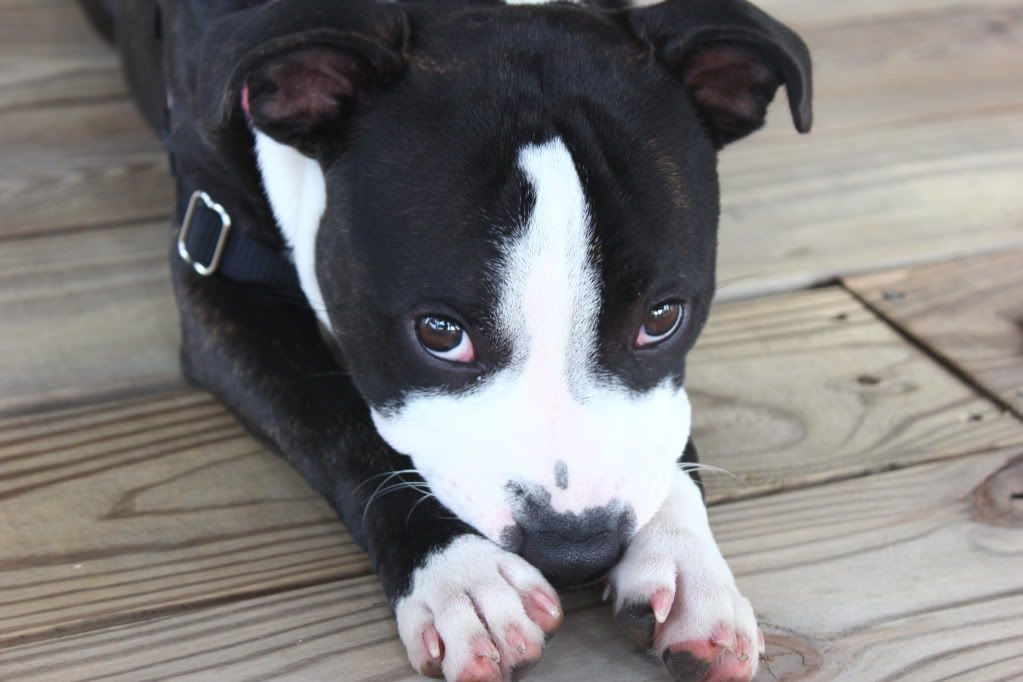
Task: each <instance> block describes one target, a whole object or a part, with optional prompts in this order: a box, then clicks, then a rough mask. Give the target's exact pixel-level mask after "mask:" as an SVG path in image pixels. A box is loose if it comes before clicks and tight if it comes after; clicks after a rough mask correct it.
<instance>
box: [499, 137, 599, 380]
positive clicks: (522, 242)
mask: <svg viewBox="0 0 1023 682" xmlns="http://www.w3.org/2000/svg"><path fill="white" fill-rule="evenodd" d="M519 167H520V169H521V170H522V172H523V173H524V174H525V176H526V179H527V180H528V181H529V183H530V185H532V187H533V194H534V197H535V203H534V205H533V210H532V213H531V215H530V218H529V222H528V224H527V225H526V226H525V231H524V233H523V234H522V235H521V236H520V237H518V238H517V239H516V240H514V241H513V242H512V243H511V244H510V245H508V247H507V249H506V255H505V260H504V263H503V269H504V281H503V288H502V291H501V298H500V303H499V307H498V320H499V323H500V326H501V328H502V331H503V333H504V334H505V336H506V337H507V338H508V339H509V340H510V341H511V347H512V353H513V358H512V362H513V364H514V365H516V366H522V365H525V367H524V373H525V375H526V377H529V378H530V379H533V380H540V382H541V383H543V384H545V383H547V382H550V381H552V380H559V381H564V382H565V385H569V383H570V382H571V386H570V388H572V389H573V392H574V393H575V392H577V391H579V390H580V389H581V388H582V386H581V383H582V380H584V379H585V378H586V375H587V374H588V373H589V371H590V366H591V365H592V363H593V359H594V354H595V352H596V342H597V318H598V316H599V314H600V283H599V276H598V274H597V270H596V267H595V266H594V264H593V262H592V256H593V254H594V250H593V249H592V248H591V239H592V225H591V219H590V211H589V208H588V206H587V203H586V195H585V194H584V192H583V186H582V182H581V181H580V179H579V174H578V172H577V171H576V167H575V162H574V161H573V160H572V155H571V154H570V153H569V151H568V148H567V147H565V144H564V143H563V142H562V141H561V140H560V139H558V138H555V139H553V140H551V141H550V142H547V143H546V144H543V145H529V146H527V147H524V148H523V149H522V150H521V151H520V153H519ZM535 388H538V389H540V388H542V386H535Z"/></svg>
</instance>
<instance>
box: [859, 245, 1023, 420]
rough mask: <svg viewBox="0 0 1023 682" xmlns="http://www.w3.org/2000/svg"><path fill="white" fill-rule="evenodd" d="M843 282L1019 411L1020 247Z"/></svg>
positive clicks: (1022, 351)
mask: <svg viewBox="0 0 1023 682" xmlns="http://www.w3.org/2000/svg"><path fill="white" fill-rule="evenodd" d="M846 285H847V286H848V287H850V288H851V289H852V290H853V291H854V292H855V293H856V294H857V295H859V296H862V297H863V299H864V300H865V301H867V302H868V303H869V304H870V305H871V306H873V307H874V308H876V309H877V310H878V311H880V312H881V313H882V314H883V315H884V316H885V317H887V318H888V319H889V320H891V321H892V322H893V323H894V324H896V325H898V326H899V327H901V328H902V329H905V330H906V331H908V332H909V333H910V334H912V335H913V336H914V337H915V338H916V339H917V340H919V341H920V342H921V343H922V344H924V345H925V346H926V347H927V348H928V349H929V350H930V351H931V352H933V353H935V354H937V355H939V356H941V357H942V358H944V359H945V360H946V361H947V362H949V363H951V364H953V365H955V366H956V367H958V368H959V369H961V370H962V371H964V372H966V373H967V374H968V375H969V376H970V377H972V379H974V380H975V381H978V382H980V384H982V385H983V386H984V387H985V388H986V389H987V390H988V391H990V392H991V393H992V394H994V395H997V396H998V397H999V398H1000V399H1001V400H1003V401H1005V403H1006V404H1008V405H1011V406H1012V407H1013V408H1014V409H1015V410H1016V411H1017V412H1018V413H1019V414H1021V415H1023V251H1009V252H1004V253H998V254H993V255H988V256H980V257H976V258H967V259H963V260H955V261H951V262H948V263H940V264H936V265H928V266H921V267H918V268H902V269H898V270H894V271H890V272H881V273H877V274H873V275H864V276H862V277H854V278H851V279H847V280H846Z"/></svg>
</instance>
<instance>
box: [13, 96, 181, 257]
mask: <svg viewBox="0 0 1023 682" xmlns="http://www.w3.org/2000/svg"><path fill="white" fill-rule="evenodd" d="M0 147H2V148H3V149H4V154H3V155H2V156H0V240H3V241H7V240H10V239H13V238H17V237H21V236H37V235H39V234H43V233H47V232H58V233H59V232H62V231H66V230H67V229H69V228H78V227H82V226H104V225H110V224H115V223H116V224H121V223H126V222H132V221H134V222H138V221H142V220H153V219H155V218H158V217H159V218H163V217H167V216H169V215H170V214H171V209H172V201H173V193H172V189H173V186H172V184H171V181H170V178H169V176H168V174H167V170H166V169H167V164H166V160H165V154H164V153H163V151H162V150H161V149H160V147H159V145H158V144H157V142H156V140H155V139H154V138H153V137H152V135H151V134H150V133H149V131H148V130H147V129H146V128H145V127H144V125H143V124H142V122H141V120H140V119H139V118H138V115H137V114H136V112H135V110H134V108H133V107H132V105H131V104H130V103H129V102H128V101H127V100H124V99H117V100H113V101H102V102H90V103H85V104H74V105H67V106H62V107H51V108H44V109H38V110H32V111H20V110H19V111H8V112H0Z"/></svg>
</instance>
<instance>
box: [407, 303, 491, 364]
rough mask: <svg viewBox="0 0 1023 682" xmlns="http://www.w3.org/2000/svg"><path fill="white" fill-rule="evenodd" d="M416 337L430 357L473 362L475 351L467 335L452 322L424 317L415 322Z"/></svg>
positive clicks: (429, 316) (446, 319) (440, 318)
mask: <svg viewBox="0 0 1023 682" xmlns="http://www.w3.org/2000/svg"><path fill="white" fill-rule="evenodd" d="M416 336H417V337H419V343H421V344H422V345H423V348H425V349H426V350H427V351H428V352H429V353H430V354H431V355H434V356H436V357H438V358H440V359H442V360H449V361H451V362H473V361H474V360H475V359H476V351H475V349H474V348H473V346H472V341H471V340H469V335H468V334H467V333H466V332H465V330H464V329H463V328H462V325H460V324H458V323H457V322H455V321H454V320H452V319H450V318H447V317H442V316H440V315H424V316H423V317H420V318H419V319H417V320H416Z"/></svg>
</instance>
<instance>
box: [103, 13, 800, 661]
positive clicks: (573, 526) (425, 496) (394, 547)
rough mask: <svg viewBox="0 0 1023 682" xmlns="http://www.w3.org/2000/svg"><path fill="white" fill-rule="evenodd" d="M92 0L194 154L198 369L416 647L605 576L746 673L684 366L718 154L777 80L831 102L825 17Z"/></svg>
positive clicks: (747, 643)
mask: <svg viewBox="0 0 1023 682" xmlns="http://www.w3.org/2000/svg"><path fill="white" fill-rule="evenodd" d="M85 3H86V5H87V6H88V7H89V9H90V10H91V11H92V12H93V16H94V18H96V19H97V20H98V21H99V22H100V23H101V24H103V25H104V26H105V27H106V28H107V29H108V31H109V32H112V33H113V34H115V35H116V37H117V41H118V43H119V45H120V48H121V51H122V53H123V56H124V62H125V68H126V72H127V76H128V80H129V83H130V84H131V86H132V91H133V94H134V96H135V98H136V100H137V102H138V104H139V106H140V108H141V110H142V111H143V113H144V114H145V115H146V117H147V119H148V120H149V122H150V123H151V124H152V125H153V127H154V128H155V129H156V130H157V131H158V132H159V134H160V135H161V136H162V139H163V140H164V143H165V145H166V147H167V149H168V151H169V152H170V154H171V157H172V161H173V168H174V170H175V174H176V177H177V180H178V190H179V195H180V201H179V205H178V221H177V224H179V225H180V224H183V228H182V229H181V230H180V231H178V230H176V231H175V240H176V241H175V244H174V245H173V246H172V255H171V263H172V271H173V279H174V287H175V293H176V296H177V301H178V306H179V309H180V313H181V321H182V329H183V348H182V362H183V366H184V370H185V372H186V374H187V376H188V377H189V378H191V379H192V380H193V381H195V382H196V383H198V384H199V385H201V386H204V387H206V388H208V389H209V390H211V391H212V392H214V393H215V394H216V395H217V396H219V397H220V398H221V399H222V400H223V401H224V402H225V403H226V404H227V405H228V406H230V408H231V409H232V410H233V411H234V412H235V413H236V414H237V415H238V416H239V417H240V418H241V419H242V420H243V421H244V422H245V424H246V425H247V426H248V427H249V428H250V429H251V430H252V431H253V432H254V433H255V434H257V435H258V436H260V437H261V438H262V439H264V440H265V441H267V442H268V443H269V444H270V445H271V446H273V447H274V448H275V449H276V450H278V451H280V452H281V453H282V454H283V456H284V457H286V458H287V459H288V460H289V461H290V462H291V463H292V464H293V465H294V466H295V467H296V468H297V469H298V470H299V471H300V472H301V473H302V475H303V476H304V477H305V478H306V479H307V480H308V481H309V483H310V484H311V485H313V486H314V487H315V488H317V489H318V490H319V491H320V492H322V493H323V495H324V496H325V497H326V498H327V499H328V500H329V501H330V503H331V504H332V505H333V506H334V507H335V508H336V510H337V512H338V514H339V515H340V517H341V519H342V520H343V521H344V523H345V524H346V525H347V527H348V529H349V530H350V532H351V533H352V535H353V536H354V537H355V538H356V540H357V541H358V542H359V543H360V544H361V545H362V546H363V547H364V548H365V549H366V551H367V552H368V553H369V556H370V557H371V559H372V561H373V563H374V565H375V566H376V571H377V573H378V575H379V577H380V580H381V582H382V584H383V587H384V590H385V592H386V594H387V596H388V598H389V599H390V602H391V604H392V606H393V608H394V611H395V615H396V618H397V623H398V631H399V633H400V635H401V639H402V641H403V642H404V644H405V646H406V647H407V650H408V656H409V659H410V661H411V663H412V665H413V666H414V667H415V668H416V669H417V670H419V671H421V672H422V673H424V674H427V675H432V676H438V677H439V676H443V677H446V678H447V679H449V680H501V679H508V678H511V677H512V676H514V675H516V674H521V672H522V671H523V670H524V669H525V668H527V667H528V666H529V665H531V664H533V663H535V662H536V661H537V660H538V659H539V657H540V654H541V650H542V648H543V645H544V639H545V636H546V635H549V634H551V633H553V632H554V630H556V629H557V628H558V626H559V625H560V623H561V621H562V611H561V607H560V603H559V601H558V596H557V593H556V592H555V590H554V589H553V587H552V585H580V584H588V583H593V582H597V581H606V585H607V594H608V595H613V606H614V612H615V615H616V617H617V618H618V619H619V621H620V622H621V623H622V624H623V625H624V626H625V629H626V630H627V631H628V632H629V633H630V634H631V635H632V636H633V637H635V638H636V639H637V641H638V642H640V643H641V644H642V645H643V646H645V647H647V648H649V649H651V650H652V651H654V652H655V653H656V654H658V655H659V656H661V657H662V658H663V659H664V661H665V662H666V664H667V667H668V669H669V670H670V672H671V674H672V675H673V676H674V678H675V679H679V680H683V679H684V680H747V679H749V678H750V677H752V676H753V674H754V673H755V671H756V668H757V661H758V658H759V653H761V652H762V651H763V647H764V644H763V637H762V635H761V634H760V633H759V631H758V628H757V622H756V618H755V616H754V612H753V609H752V608H751V606H750V604H749V602H748V601H747V600H746V599H745V598H743V597H742V595H740V593H739V591H738V590H737V589H736V585H735V581H734V579H733V577H732V574H731V572H730V571H729V568H728V566H727V565H726V563H725V560H724V559H723V558H722V556H721V553H720V551H719V550H718V548H717V545H716V544H715V541H714V538H713V536H712V534H711V530H710V527H709V525H708V521H707V513H706V510H705V508H704V504H703V500H702V495H701V489H700V487H699V481H698V479H696V477H695V476H692V475H691V474H690V473H689V472H688V471H687V470H686V469H687V468H688V467H686V466H684V465H685V463H687V462H695V461H696V452H695V450H694V448H693V444H692V442H691V441H690V406H689V401H688V400H687V397H686V392H685V390H684V388H683V385H684V366H685V358H686V354H687V353H688V351H689V350H690V349H691V348H692V346H693V343H694V342H695V340H696V338H697V336H698V334H699V333H700V330H701V328H702V327H703V325H704V322H705V320H706V318H707V313H708V309H709V306H710V303H711V298H712V295H713V291H714V264H715V250H716V243H717V237H716V232H717V224H718V213H719V203H718V180H717V174H716V153H717V151H718V150H719V149H720V148H721V147H722V146H724V145H726V144H728V143H730V142H732V141H734V140H737V139H739V138H741V137H743V136H745V135H747V134H749V133H751V132H753V131H754V130H756V129H757V128H759V127H760V126H761V125H762V124H763V121H764V116H765V112H766V109H767V107H768V104H769V103H770V101H771V100H772V98H773V97H774V95H775V92H776V91H777V89H778V88H779V87H780V86H782V85H784V86H786V89H787V92H788V99H789V105H790V109H791V114H792V117H793V119H794V121H795V125H796V127H797V128H798V129H799V130H800V131H806V130H808V129H809V127H810V119H811V113H810V100H811V80H810V59H809V55H808V52H807V50H806V47H805V45H804V44H803V43H802V41H800V39H799V38H798V37H797V36H796V35H795V34H793V33H792V32H791V31H790V30H788V29H787V28H785V27H784V26H782V25H781V24H779V23H778V22H776V21H775V20H773V19H772V18H770V17H768V16H767V15H765V14H764V13H763V12H761V11H759V10H758V9H756V8H755V7H753V6H751V5H750V4H748V3H747V2H745V1H744V0H668V1H667V2H665V3H663V4H660V5H656V6H651V7H644V8H624V7H609V6H607V3H606V2H605V3H600V4H601V6H600V7H598V6H590V5H579V4H569V3H553V4H528V5H521V6H510V5H506V4H503V3H497V2H490V1H487V0H436V1H434V2H407V3H387V4H384V3H373V2H368V1H367V0H278V1H276V2H274V1H268V0H178V1H175V0H91V1H90V0H85ZM683 453H684V454H683ZM680 463H681V464H682V465H683V466H680Z"/></svg>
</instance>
